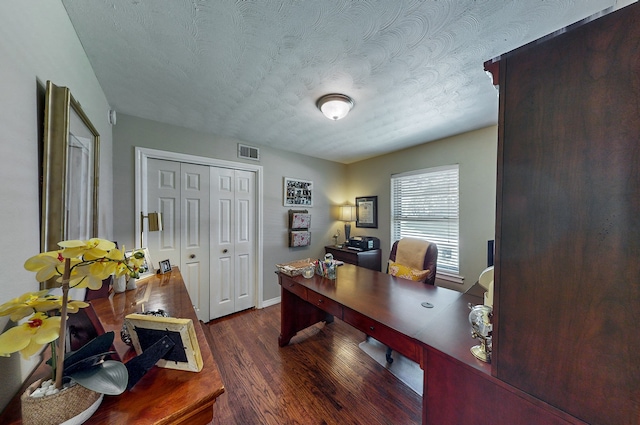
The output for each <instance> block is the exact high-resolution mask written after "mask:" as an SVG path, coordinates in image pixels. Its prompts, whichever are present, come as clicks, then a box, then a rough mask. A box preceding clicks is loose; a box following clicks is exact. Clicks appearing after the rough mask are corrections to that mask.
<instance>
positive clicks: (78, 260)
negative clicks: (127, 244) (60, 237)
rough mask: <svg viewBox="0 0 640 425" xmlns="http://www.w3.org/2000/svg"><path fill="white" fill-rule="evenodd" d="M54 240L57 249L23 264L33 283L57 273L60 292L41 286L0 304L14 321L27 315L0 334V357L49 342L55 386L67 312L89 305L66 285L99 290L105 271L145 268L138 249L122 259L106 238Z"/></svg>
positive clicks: (26, 352) (132, 271) (60, 366)
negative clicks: (32, 274) (73, 297)
mask: <svg viewBox="0 0 640 425" xmlns="http://www.w3.org/2000/svg"><path fill="white" fill-rule="evenodd" d="M58 245H59V246H60V247H61V248H62V249H61V250H58V251H51V252H43V253H40V254H38V255H35V256H33V257H31V258H29V259H28V260H27V261H26V262H25V264H24V267H25V269H27V270H29V271H33V272H36V280H37V281H39V282H44V281H47V280H49V279H51V278H54V277H56V276H57V280H58V282H60V284H61V288H62V296H54V295H49V294H48V291H47V290H44V291H38V292H29V293H26V294H24V295H22V296H20V297H18V298H14V299H13V300H11V301H8V302H6V303H4V304H2V305H0V316H10V319H11V320H12V321H14V322H18V321H20V320H22V319H24V318H27V317H29V316H30V317H29V318H28V320H27V321H26V322H24V323H22V324H19V325H17V326H15V327H13V328H10V329H9V330H7V331H6V332H4V333H3V334H1V335H0V356H5V357H6V356H9V355H10V354H11V353H15V352H18V351H19V352H20V353H21V354H22V356H23V357H24V358H29V357H31V356H32V355H33V354H35V353H37V352H38V351H39V350H40V349H41V348H42V347H43V346H44V345H45V344H49V343H51V346H52V360H53V361H52V366H53V369H54V374H55V382H56V388H61V386H62V377H63V362H64V347H65V343H64V341H65V338H66V328H67V326H66V321H67V314H68V313H76V312H77V311H78V310H79V309H80V308H84V307H87V306H88V305H89V304H87V303H85V302H83V301H74V300H69V289H70V288H89V289H100V287H101V286H102V281H103V280H104V279H106V278H107V277H109V276H110V275H115V276H116V277H119V276H123V275H129V276H132V277H138V276H139V274H140V272H144V271H145V270H144V267H143V265H144V253H143V252H142V251H137V252H134V254H133V255H131V256H130V257H127V258H125V256H124V252H123V251H121V250H119V249H117V248H116V245H115V244H114V243H113V242H111V241H108V240H104V239H98V238H94V239H89V240H88V241H79V240H69V241H62V242H60V243H58ZM58 313H59V315H58ZM55 340H58V344H57V347H56V344H53V342H54V341H55ZM56 353H58V355H56Z"/></svg>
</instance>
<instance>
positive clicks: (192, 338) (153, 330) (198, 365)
mask: <svg viewBox="0 0 640 425" xmlns="http://www.w3.org/2000/svg"><path fill="white" fill-rule="evenodd" d="M124 322H125V325H126V327H127V330H128V332H129V335H130V336H131V343H132V344H133V348H134V349H135V350H136V354H138V355H140V354H142V352H143V351H144V350H146V349H148V348H149V347H151V346H152V345H153V344H154V343H155V342H157V341H159V340H160V339H161V338H162V337H163V336H168V337H169V338H170V339H171V341H173V342H174V343H175V346H174V347H173V348H172V349H171V351H169V352H168V353H167V354H166V355H165V356H164V357H163V358H161V359H160V360H158V362H157V363H156V366H159V367H164V368H167V369H178V370H185V371H189V372H200V371H201V370H202V367H203V364H204V363H203V360H202V353H201V352H200V345H199V344H198V337H197V336H196V330H195V327H194V326H193V321H192V320H191V319H179V318H175V317H162V316H151V315H147V314H138V313H132V314H128V315H127V316H125V318H124Z"/></svg>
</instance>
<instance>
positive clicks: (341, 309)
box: [278, 264, 473, 363]
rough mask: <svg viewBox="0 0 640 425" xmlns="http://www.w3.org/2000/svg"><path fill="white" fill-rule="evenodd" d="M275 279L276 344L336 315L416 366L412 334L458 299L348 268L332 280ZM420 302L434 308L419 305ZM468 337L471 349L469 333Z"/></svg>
mask: <svg viewBox="0 0 640 425" xmlns="http://www.w3.org/2000/svg"><path fill="white" fill-rule="evenodd" d="M278 275H279V282H280V285H281V286H282V302H281V309H282V314H281V317H282V319H281V320H282V322H281V334H280V339H279V343H280V346H285V345H287V344H288V343H289V341H290V339H291V338H292V337H293V336H294V335H295V334H296V333H297V332H298V331H300V330H302V329H304V328H306V327H308V326H311V325H312V324H314V323H316V322H318V321H321V320H325V319H326V318H327V314H328V315H329V316H328V317H329V321H331V320H332V316H335V317H337V318H339V319H341V320H343V321H344V322H346V323H349V324H350V325H352V326H353V327H355V328H357V329H359V330H361V331H362V332H364V333H365V334H367V335H369V336H371V337H373V338H375V339H377V340H378V341H380V342H382V343H384V344H385V345H387V346H389V347H391V348H393V349H394V350H395V351H397V352H399V353H401V354H402V355H404V356H405V357H408V358H410V359H411V360H413V361H415V362H418V363H420V362H421V356H422V352H421V349H420V342H419V341H418V340H417V339H415V336H416V335H418V334H419V333H420V332H421V331H422V330H423V329H425V327H426V326H427V325H428V323H430V322H431V321H433V320H434V319H435V318H436V317H437V316H439V315H440V314H442V313H443V312H445V311H446V310H447V308H448V307H449V306H450V305H451V304H452V303H454V302H456V300H458V299H459V298H460V297H461V296H462V294H461V293H460V292H456V291H453V290H450V289H446V288H439V287H437V286H432V285H425V284H423V283H419V282H413V281H410V280H406V279H399V278H395V277H393V276H390V275H388V274H386V273H381V272H377V271H373V270H369V269H365V268H362V267H356V266H353V265H350V264H345V265H344V266H340V267H338V270H337V279H336V280H335V281H333V280H329V279H324V278H322V277H320V276H317V275H316V276H314V277H313V278H311V279H305V278H304V277H302V276H296V277H290V276H287V275H285V274H283V273H279V274H278ZM422 302H429V303H431V304H432V305H433V308H425V307H423V306H422V305H421V303H422ZM464 319H465V321H466V317H465V318H464ZM467 323H468V322H467ZM467 337H468V340H469V347H470V346H472V345H473V340H472V339H471V337H470V333H469V332H467ZM469 355H470V356H471V353H469ZM471 357H472V358H473V356H471Z"/></svg>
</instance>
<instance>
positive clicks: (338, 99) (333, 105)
mask: <svg viewBox="0 0 640 425" xmlns="http://www.w3.org/2000/svg"><path fill="white" fill-rule="evenodd" d="M316 106H317V107H318V109H320V111H322V113H323V114H324V116H325V117H327V118H329V119H330V120H334V121H336V120H339V119H340V118H344V117H346V116H347V114H348V113H349V111H350V110H351V108H353V100H352V99H351V98H350V97H349V96H346V95H344V94H337V93H333V94H325V95H324V96H322V97H321V98H320V99H318V101H317V102H316Z"/></svg>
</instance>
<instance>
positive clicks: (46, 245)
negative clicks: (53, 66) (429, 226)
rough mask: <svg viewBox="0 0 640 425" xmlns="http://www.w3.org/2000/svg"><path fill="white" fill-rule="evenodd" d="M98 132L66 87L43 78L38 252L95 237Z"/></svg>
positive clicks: (96, 233)
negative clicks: (67, 242)
mask: <svg viewBox="0 0 640 425" xmlns="http://www.w3.org/2000/svg"><path fill="white" fill-rule="evenodd" d="M99 162H100V135H99V134H98V131H97V130H96V128H95V127H94V126H93V124H92V123H91V121H90V120H89V118H88V117H87V115H86V114H85V113H84V111H83V110H82V107H81V106H80V103H79V102H78V101H77V100H76V99H75V98H74V97H73V96H72V95H71V91H70V90H69V89H68V88H67V87H58V86H56V85H55V84H53V83H52V82H51V81H47V85H46V93H45V106H44V135H43V152H42V211H41V222H42V224H41V237H40V245H41V246H40V248H41V250H42V251H54V250H57V249H59V247H58V242H60V241H63V240H69V239H81V240H85V239H90V238H93V237H96V236H97V235H98V186H99V185H98V183H99Z"/></svg>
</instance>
